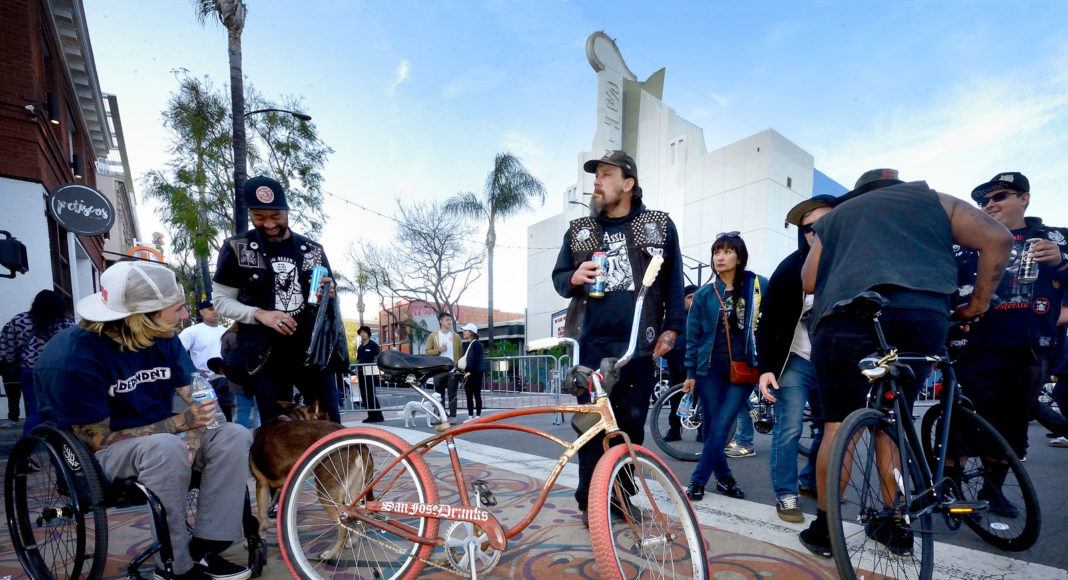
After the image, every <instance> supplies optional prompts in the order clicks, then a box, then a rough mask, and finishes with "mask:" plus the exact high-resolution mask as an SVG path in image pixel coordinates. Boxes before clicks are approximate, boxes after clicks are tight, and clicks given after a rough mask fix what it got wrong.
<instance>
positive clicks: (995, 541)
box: [921, 403, 1042, 552]
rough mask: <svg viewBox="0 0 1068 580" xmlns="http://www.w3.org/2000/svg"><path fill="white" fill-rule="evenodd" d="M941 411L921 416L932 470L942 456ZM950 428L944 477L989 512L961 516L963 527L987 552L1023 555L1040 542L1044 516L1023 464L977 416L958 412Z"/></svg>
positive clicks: (938, 408)
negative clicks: (991, 549)
mask: <svg viewBox="0 0 1068 580" xmlns="http://www.w3.org/2000/svg"><path fill="white" fill-rule="evenodd" d="M942 409H943V405H942V403H939V404H937V405H935V406H933V407H931V408H930V409H929V410H928V411H927V414H926V415H924V416H923V424H922V428H921V429H922V430H921V433H922V440H923V445H924V453H926V454H927V457H928V461H929V462H931V464H932V465H933V464H934V461H937V459H938V455H939V453H940V451H941V450H940V449H939V446H938V445H939V436H940V434H941V427H942V421H943V418H942ZM949 424H950V434H949V445H948V449H947V452H946V457H947V459H946V463H947V467H946V476H947V477H949V478H950V479H952V480H953V482H954V483H955V484H956V487H957V489H959V490H960V493H961V497H960V498H959V499H961V500H964V501H968V502H974V501H979V500H984V501H986V502H987V503H988V506H989V507H988V509H987V510H985V511H981V512H976V513H973V514H969V515H966V516H963V520H964V523H965V524H967V525H968V527H969V528H971V529H972V530H973V531H974V532H975V533H976V534H977V535H978V536H979V537H980V538H982V539H983V541H985V542H987V543H988V544H990V545H991V546H994V547H996V548H1000V549H1002V550H1006V551H1010V552H1020V551H1023V550H1027V549H1028V548H1030V547H1031V546H1033V545H1034V544H1035V542H1036V541H1038V534H1039V530H1040V528H1041V527H1042V514H1041V511H1040V509H1039V506H1038V493H1037V492H1036V491H1035V486H1034V484H1032V483H1031V477H1030V476H1029V475H1028V474H1027V471H1026V470H1025V469H1024V466H1023V463H1021V462H1020V460H1019V458H1017V457H1016V453H1014V452H1013V450H1012V447H1010V446H1009V443H1008V441H1005V438H1004V437H1002V436H1001V434H1000V433H998V432H997V430H996V429H994V426H993V425H991V424H990V423H989V422H987V420H986V419H983V418H982V417H980V416H979V415H978V414H977V413H976V412H975V411H973V410H971V409H968V408H965V407H961V406H957V407H955V408H954V412H953V415H952V418H951V419H950V423H949ZM950 463H952V464H953V465H956V466H958V468H957V469H954V468H953V467H951V466H950V465H949V464H950Z"/></svg>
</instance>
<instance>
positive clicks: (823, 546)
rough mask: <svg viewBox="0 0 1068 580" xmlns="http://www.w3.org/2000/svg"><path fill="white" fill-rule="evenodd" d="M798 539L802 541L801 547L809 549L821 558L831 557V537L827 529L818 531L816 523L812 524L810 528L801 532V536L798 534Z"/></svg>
mask: <svg viewBox="0 0 1068 580" xmlns="http://www.w3.org/2000/svg"><path fill="white" fill-rule="evenodd" d="M797 539H798V540H800V541H801V545H802V546H804V547H806V548H808V551H809V552H812V553H813V554H815V555H817V556H819V557H821V558H830V557H831V535H830V534H829V533H828V532H827V530H826V529H817V525H816V522H812V523H811V524H809V526H808V527H807V528H805V529H803V530H801V533H800V534H797Z"/></svg>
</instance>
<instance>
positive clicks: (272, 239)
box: [256, 225, 289, 243]
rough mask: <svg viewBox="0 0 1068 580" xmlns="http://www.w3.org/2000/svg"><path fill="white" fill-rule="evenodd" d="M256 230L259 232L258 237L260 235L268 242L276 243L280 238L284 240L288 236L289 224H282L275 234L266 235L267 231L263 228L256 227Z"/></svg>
mask: <svg viewBox="0 0 1068 580" xmlns="http://www.w3.org/2000/svg"><path fill="white" fill-rule="evenodd" d="M256 231H258V232H259V233H260V237H262V238H263V239H265V240H267V241H268V242H274V243H277V242H281V241H282V240H284V239H286V238H287V237H289V226H288V225H285V226H282V228H281V229H280V231H279V232H278V235H277V236H270V235H267V231H266V230H264V229H263V228H256Z"/></svg>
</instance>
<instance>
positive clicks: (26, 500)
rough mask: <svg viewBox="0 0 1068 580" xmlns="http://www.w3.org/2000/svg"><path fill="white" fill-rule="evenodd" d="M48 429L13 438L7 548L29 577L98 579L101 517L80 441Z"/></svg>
mask: <svg viewBox="0 0 1068 580" xmlns="http://www.w3.org/2000/svg"><path fill="white" fill-rule="evenodd" d="M68 436H69V437H76V435H74V434H73V433H67V432H62V431H59V430H56V429H54V428H52V427H50V426H46V425H42V426H39V427H36V428H34V429H33V431H31V432H30V433H29V434H28V435H27V436H26V437H23V438H22V439H19V440H18V441H17V442H16V443H15V447H14V448H13V449H12V451H11V456H10V457H9V458H8V463H7V470H6V472H5V474H4V496H5V507H6V509H7V525H8V531H9V532H10V534H11V542H12V547H13V549H14V551H15V553H16V554H18V557H19V561H20V562H21V563H22V567H23V568H24V569H25V570H26V573H27V574H28V575H29V576H30V577H31V578H35V579H36V578H49V579H51V578H55V579H64V578H83V577H84V578H90V579H94V578H99V577H100V576H101V574H102V573H103V570H104V564H105V562H106V558H107V544H108V535H107V516H106V514H105V510H104V506H103V490H102V488H101V482H100V479H99V477H98V476H96V475H95V471H94V474H93V476H90V477H86V476H84V474H85V468H84V467H83V466H85V465H88V464H86V463H85V461H91V458H90V456H89V455H88V450H86V449H85V446H84V445H82V444H81V442H80V441H78V442H74V441H71V440H69V437H68Z"/></svg>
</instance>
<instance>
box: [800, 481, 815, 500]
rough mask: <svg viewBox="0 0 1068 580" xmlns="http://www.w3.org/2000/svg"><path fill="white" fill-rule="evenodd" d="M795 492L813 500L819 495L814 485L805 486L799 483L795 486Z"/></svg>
mask: <svg viewBox="0 0 1068 580" xmlns="http://www.w3.org/2000/svg"><path fill="white" fill-rule="evenodd" d="M797 491H798V493H800V494H801V495H803V496H805V497H812V498H814V497H817V496H818V495H819V494H818V493H816V486H814V485H805V484H803V483H799V484H797Z"/></svg>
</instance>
